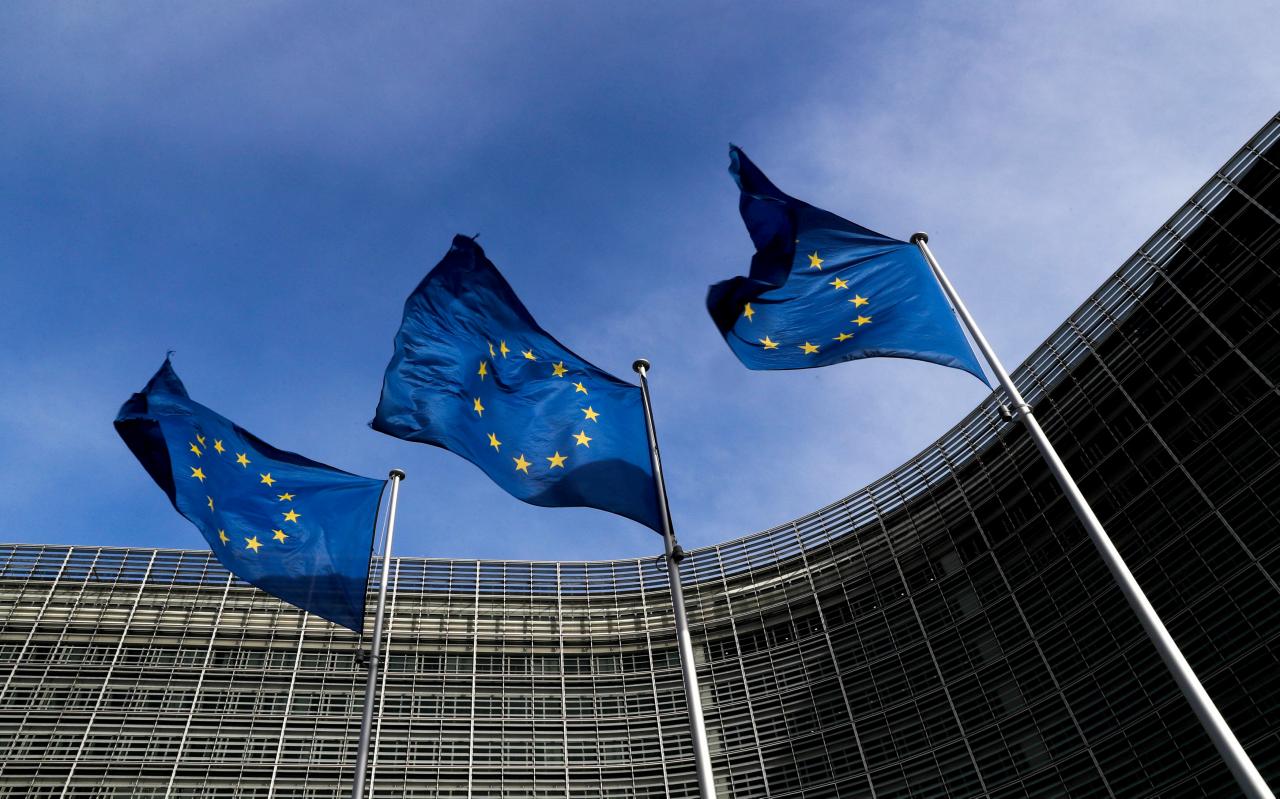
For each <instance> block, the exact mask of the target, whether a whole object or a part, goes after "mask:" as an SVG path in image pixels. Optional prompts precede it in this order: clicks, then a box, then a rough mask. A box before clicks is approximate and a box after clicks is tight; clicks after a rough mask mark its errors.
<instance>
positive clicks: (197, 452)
mask: <svg viewBox="0 0 1280 799" xmlns="http://www.w3.org/2000/svg"><path fill="white" fill-rule="evenodd" d="M191 451H192V452H194V453H195V454H196V457H197V458H199V457H200V456H201V454H202V453H201V452H200V448H199V447H197V446H196V445H195V444H192V445H191Z"/></svg>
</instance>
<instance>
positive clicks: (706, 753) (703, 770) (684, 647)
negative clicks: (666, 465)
mask: <svg viewBox="0 0 1280 799" xmlns="http://www.w3.org/2000/svg"><path fill="white" fill-rule="evenodd" d="M631 368H632V369H634V370H636V374H638V375H640V396H641V398H643V400H644V425H645V429H646V430H647V432H648V433H649V461H650V463H652V464H653V483H654V486H655V487H656V488H657V491H658V505H659V506H660V508H661V511H662V543H663V545H664V546H665V548H666V558H667V578H668V579H669V580H670V581H671V609H672V611H673V612H674V613H675V616H676V643H677V645H678V646H679V649H680V671H681V673H682V674H683V675H684V693H685V698H686V700H687V701H688V703H689V732H690V733H691V734H692V736H693V759H694V762H695V763H696V765H697V768H698V795H699V796H700V797H701V799H716V786H715V780H714V779H713V775H712V773H711V751H710V749H709V748H708V747H707V724H706V721H705V720H704V719H703V717H702V695H701V694H700V693H698V670H697V667H696V665H695V664H694V662H693V639H691V638H690V637H689V617H688V616H687V615H686V614H685V609H684V588H683V587H682V586H681V585H680V561H682V560H684V550H683V549H681V547H680V545H679V544H677V543H676V534H675V531H674V530H673V529H672V527H671V508H670V506H668V505H667V484H666V482H665V481H664V480H663V479H662V458H661V456H659V454H658V434H657V432H656V431H655V430H654V427H653V408H652V407H650V405H649V377H648V375H649V362H648V361H646V360H645V359H644V358H641V359H639V360H637V361H636V362H635V363H633V364H631Z"/></svg>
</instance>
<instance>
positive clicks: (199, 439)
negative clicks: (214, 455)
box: [196, 433, 204, 447]
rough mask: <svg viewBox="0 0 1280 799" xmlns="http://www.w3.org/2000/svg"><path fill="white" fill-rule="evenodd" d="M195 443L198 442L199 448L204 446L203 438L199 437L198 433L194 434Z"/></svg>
mask: <svg viewBox="0 0 1280 799" xmlns="http://www.w3.org/2000/svg"><path fill="white" fill-rule="evenodd" d="M196 441H199V442H200V446H202V447H203V446H204V436H202V435H200V434H199V433H197V434H196Z"/></svg>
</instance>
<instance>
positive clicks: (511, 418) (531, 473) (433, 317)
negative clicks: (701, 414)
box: [371, 236, 661, 531]
mask: <svg viewBox="0 0 1280 799" xmlns="http://www.w3.org/2000/svg"><path fill="white" fill-rule="evenodd" d="M371 424H372V427H373V428H374V429H375V430H379V431H381V432H383V433H386V434H388V435H391V436H395V437H397V438H403V439H405V440H408V441H418V442H421V443H424V444H433V445H435V446H437V447H443V448H444V449H447V450H449V451H450V452H453V453H456V454H458V455H461V456H462V457H464V458H466V459H467V460H469V461H471V462H472V463H474V464H475V465H477V466H479V467H480V468H481V469H482V470H483V471H484V473H485V474H487V475H489V477H490V478H491V479H492V480H493V481H494V482H495V483H497V484H498V485H499V486H501V487H502V488H504V489H505V490H506V491H507V492H508V493H510V494H511V495H512V496H514V497H516V498H517V499H521V500H524V501H525V502H528V503H531V504H533V505H542V506H547V507H564V506H585V507H590V508H598V509H600V510H604V511H609V512H610V513H616V514H618V515H620V516H625V517H627V518H629V519H634V520H635V521H637V522H639V523H640V524H643V525H645V526H647V527H649V528H651V529H653V530H655V531H660V530H661V521H660V520H661V517H660V515H659V511H658V502H657V492H656V490H655V488H654V481H653V470H652V467H651V466H650V463H649V448H648V438H647V433H646V429H645V422H644V408H643V405H642V404H641V396H640V389H639V388H638V387H636V386H634V385H632V384H630V383H626V382H624V381H622V380H619V379H618V378H616V377H614V376H613V375H611V374H609V373H607V372H605V371H603V370H601V369H598V368H596V367H595V366H593V365H592V364H590V363H588V362H587V361H585V360H583V359H582V358H580V357H578V356H577V355H575V354H574V353H573V352H571V351H570V350H569V349H568V348H566V347H565V346H564V345H563V344H561V343H560V342H559V341H556V339H554V338H553V337H552V336H551V335H549V334H548V333H547V332H546V331H544V330H543V329H542V328H541V327H539V326H538V323H537V322H535V321H534V320H533V317H532V316H531V315H530V314H529V312H528V310H526V309H525V307H524V305H523V304H522V303H521V302H520V300H519V298H517V297H516V294H515V292H514V291H513V290H512V289H511V286H510V285H508V284H507V281H506V280H505V279H504V278H503V277H502V275H501V274H500V273H499V272H498V269H497V267H495V266H494V265H493V263H492V262H490V261H489V259H488V258H487V257H485V254H484V250H482V249H481V248H480V245H479V244H477V243H476V242H475V240H474V239H471V238H468V237H466V236H456V237H455V238H454V240H453V246H452V247H451V248H450V249H449V252H448V253H447V254H446V255H445V257H444V259H443V260H441V261H440V263H439V264H438V265H436V267H435V268H434V269H432V270H431V272H430V273H429V274H427V276H426V277H425V278H424V279H423V281H422V282H421V283H420V284H419V285H418V287H417V289H415V290H414V292H413V293H412V294H410V295H409V298H408V300H406V301H405V306H404V319H403V321H402V322H401V325H400V330H399V332H398V333H397V334H396V338H395V352H394V354H393V355H392V357H391V363H390V364H389V365H388V366H387V371H386V376H385V378H384V381H383V385H382V397H381V399H380V400H379V402H378V409H377V412H376V413H375V415H374V419H373V422H372V423H371Z"/></svg>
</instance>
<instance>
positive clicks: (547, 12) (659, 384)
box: [0, 3, 1280, 559]
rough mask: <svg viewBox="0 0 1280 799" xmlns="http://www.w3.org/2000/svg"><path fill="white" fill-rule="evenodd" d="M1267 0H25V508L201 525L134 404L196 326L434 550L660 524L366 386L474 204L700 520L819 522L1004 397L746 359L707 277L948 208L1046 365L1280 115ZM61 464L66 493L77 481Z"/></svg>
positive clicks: (998, 333)
mask: <svg viewBox="0 0 1280 799" xmlns="http://www.w3.org/2000/svg"><path fill="white" fill-rule="evenodd" d="M1265 15H1266V11H1265V9H1263V8H1260V7H1255V6H1252V5H1248V4H1232V3H1227V4H1214V5H1213V6H1211V7H1210V6H1200V5H1194V4H1190V3H1178V4H1163V3H1161V4H1155V3H1153V4H1141V5H1133V4H1122V5H1119V6H1117V5H1114V4H1092V5H1090V4H1084V5H1081V4H1070V5H1067V4H1049V5H1043V4H1042V5H1034V6H1032V5H1025V4H1022V5H1018V4H1008V5H1000V6H990V5H988V4H979V3H969V4H959V5H957V4H952V3H925V4H922V5H914V6H894V7H893V8H881V7H878V6H872V5H870V4H866V5H864V6H862V7H859V6H856V5H855V6H849V5H843V6H832V5H827V4H799V5H794V4H793V5H788V6H786V7H778V6H774V5H770V4H754V5H753V4H746V5H743V4H732V5H729V4H726V5H722V6H714V7H711V8H708V7H697V8H693V7H685V6H682V5H679V4H669V5H661V4H660V5H659V6H656V7H650V6H646V7H644V8H639V7H637V8H622V7H618V6H568V5H555V4H553V5H551V6H545V5H543V6H513V5H510V4H483V3H480V4H469V5H466V6H449V7H441V6H435V7H432V8H431V9H430V10H429V11H428V10H427V9H425V8H424V7H422V6H420V5H417V4H405V5H392V6H381V7H379V8H378V9H377V10H376V12H371V11H369V10H368V9H363V8H355V7H351V8H346V7H342V6H325V7H322V8H321V9H320V10H317V7H315V6H313V5H310V4H296V3H269V4H262V3H252V4H250V3H230V4H227V3H219V4H209V5H204V6H200V5H192V4H184V5H181V6H165V5H141V4H117V5H115V6H102V5H101V4H58V5H54V6H50V5H47V4H30V5H22V4H14V3H11V4H6V5H5V6H4V7H3V8H0V103H3V104H4V106H5V108H6V114H5V116H6V124H5V125H4V126H3V128H2V129H0V291H2V292H3V296H4V298H5V303H6V312H5V314H4V315H3V316H0V336H3V340H4V341H5V345H4V348H3V349H2V350H0V373H2V374H3V375H4V385H3V388H0V405H2V406H3V407H0V442H2V443H0V470H3V477H4V479H5V481H6V485H7V487H6V488H5V489H4V490H3V491H0V508H2V509H3V518H0V538H8V539H15V540H18V539H26V540H36V539H38V540H47V541H68V540H76V541H94V540H102V541H111V542H115V543H135V544H155V545H174V544H178V545H190V546H198V545H199V541H198V539H197V538H196V537H195V535H194V533H192V532H190V531H189V530H187V529H186V528H184V527H183V524H184V523H183V522H182V520H181V519H179V518H178V517H177V516H176V514H173V513H172V512H171V511H169V510H168V509H167V507H166V505H165V500H164V497H163V496H162V495H161V494H160V492H158V491H156V490H155V489H154V488H152V487H151V486H150V485H149V481H148V480H147V478H146V476H145V474H144V473H143V472H142V470H141V469H140V468H138V467H137V466H136V465H135V464H133V463H132V462H131V461H130V456H129V455H128V453H127V451H125V450H124V448H123V446H122V445H119V444H118V443H117V442H116V440H115V435H114V433H113V432H112V431H111V428H110V425H109V421H110V418H111V417H112V416H113V415H114V412H115V409H116V407H117V406H118V404H119V403H120V402H121V401H122V400H123V399H124V398H125V397H126V396H127V395H128V392H130V391H133V390H136V389H137V388H139V387H140V386H141V385H142V383H143V382H144V381H145V380H146V378H147V376H148V375H149V374H150V372H151V370H153V369H154V368H155V366H156V365H157V364H158V363H159V360H160V358H162V357H163V353H164V351H165V350H166V349H169V348H176V349H178V350H179V359H178V361H177V364H178V368H179V371H180V372H181V373H182V374H183V375H184V377H185V378H186V379H187V380H188V383H189V386H190V388H191V390H192V392H193V395H194V396H196V397H197V399H200V400H201V401H203V402H206V403H207V404H209V405H210V406H212V407H214V408H216V409H218V410H220V411H221V412H223V413H225V414H227V415H228V416H231V417H232V418H234V419H236V420H237V421H238V422H239V423H241V424H243V425H244V426H245V427H247V428H249V429H251V430H253V431H255V432H256V433H258V434H260V435H262V436H263V437H265V438H267V439H268V440H270V441H273V442H274V443H276V444H278V445H280V446H284V447H287V448H290V449H296V450H298V451H300V452H304V453H306V454H308V455H310V456H312V457H317V458H320V459H322V460H326V461H328V462H331V463H334V464H335V465H337V466H340V467H343V468H348V469H352V470H355V471H361V472H363V473H366V474H371V475H378V474H382V473H385V471H386V469H387V468H389V467H390V466H403V467H405V468H406V469H408V471H409V473H410V479H409V482H408V483H406V486H405V491H404V493H403V495H402V497H403V500H402V502H403V504H402V514H403V515H402V525H401V528H400V529H401V530H403V531H404V532H403V533H402V534H401V535H400V536H399V540H401V541H402V542H403V544H402V547H403V551H406V552H412V553H417V554H438V555H455V556H475V557H531V558H587V559H594V558H604V557H612V556H621V555H640V554H653V553H656V552H657V551H658V543H657V541H656V539H655V538H654V537H653V536H652V535H651V534H650V533H648V532H646V531H645V530H643V529H641V528H639V527H638V526H636V525H634V524H632V523H630V522H627V521H625V520H621V519H614V518H611V517H608V516H607V515H605V514H601V513H598V512H592V511H579V510H564V511H549V510H546V509H541V508H533V507H529V506H524V505H522V504H520V503H518V502H516V501H514V500H511V499H510V498H509V497H507V496H506V495H505V494H504V493H502V492H501V491H500V490H499V489H497V488H496V487H494V486H492V485H491V484H489V483H488V481H487V480H485V478H484V477H483V475H482V474H481V473H480V472H479V471H478V470H477V469H475V468H474V467H473V466H471V465H470V464H467V463H465V462H463V461H461V459H458V458H456V457H453V456H451V455H449V454H448V453H444V452H442V451H438V450H434V449H431V448H427V447H421V446H416V445H410V444H406V443H404V442H399V441H394V440H392V439H389V438H387V437H385V436H379V435H377V434H374V433H372V432H370V431H368V430H367V429H366V428H365V427H364V422H365V421H366V420H367V419H368V418H369V415H370V414H371V412H372V409H373V405H374V402H375V401H376V397H377V390H378V383H379V380H380V377H381V372H382V367H383V365H384V364H385V362H386V358H387V356H388V355H389V353H390V338H391V335H392V334H393V332H394V330H395V327H396V324H397V321H398V317H399V312H400V305H401V302H402V301H403V298H404V295H405V294H406V293H407V292H408V291H409V290H410V289H411V288H412V287H413V285H414V284H415V283H416V281H417V280H418V279H419V278H420V277H421V275H422V274H423V272H425V270H426V269H427V268H429V267H430V265H431V264H433V263H434V262H435V260H436V259H437V258H438V257H439V256H440V255H441V254H442V253H443V251H444V249H445V248H446V247H447V243H448V241H449V236H450V235H452V234H453V233H455V232H466V233H475V232H477V231H479V232H481V233H482V239H481V241H482V242H483V243H484V244H485V247H486V250H487V251H488V252H489V254H490V256H491V257H492V258H493V259H494V261H495V262H496V263H497V264H498V265H499V267H500V268H502V269H503V270H504V272H505V273H506V274H507V276H508V278H509V279H510V281H511V282H512V284H513V285H514V286H515V287H516V289H517V290H518V291H519V292H520V293H521V296H522V297H523V298H524V299H525V301H526V303H527V304H528V305H529V307H530V308H531V309H532V310H533V312H534V313H535V315H536V316H537V317H538V319H539V320H540V322H541V323H542V324H543V325H544V326H545V327H547V328H548V329H549V330H551V331H552V332H553V333H554V334H555V335H556V336H557V337H559V338H561V339H562V340H563V341H565V342H566V343H567V344H568V345H569V346H570V347H572V348H573V349H575V350H577V351H578V352H580V353H581V354H582V355H584V356H585V357H588V358H590V359H592V360H595V361H596V362H598V363H600V364H601V365H602V366H605V367H607V368H609V369H611V370H613V371H614V372H616V373H618V374H619V375H620V376H628V377H629V376H630V371H629V366H630V363H631V361H632V360H633V359H634V358H635V357H638V356H642V355H643V356H646V357H649V358H650V359H651V360H652V361H653V363H654V372H653V387H654V399H655V404H656V411H657V414H658V421H659V423H660V435H661V437H662V442H663V453H664V456H665V459H666V463H665V465H666V470H667V472H668V480H669V482H670V488H671V492H672V499H673V504H674V510H675V513H676V523H677V527H678V529H679V530H680V532H681V536H682V538H683V539H684V543H685V544H686V545H698V544H707V543H711V542H714V541H717V540H723V539H725V538H729V537H733V536H737V535H742V534H746V533H749V532H752V531H754V530H756V529H760V528H764V527H768V526H772V525H775V524H778V523H782V522H785V521H787V520H788V519H790V518H792V517H794V516H797V515H800V514H802V513H804V512H806V511H808V510H811V509H814V508H815V507H818V506H820V505H823V504H826V503H828V502H830V501H832V500H835V499H837V498H839V497H840V496H842V495H844V494H846V493H848V492H850V491H852V490H855V489H856V488H858V487H860V486H862V485H864V484H865V483H867V482H869V481H871V480H873V479H875V478H876V477H878V476H880V475H881V474H883V473H884V472H885V471H886V470H888V469H891V468H893V467H894V466H896V465H897V464H899V463H901V462H903V461H904V460H906V459H907V458H910V457H911V456H913V455H914V454H915V453H916V452H918V451H919V450H920V449H921V448H922V447H924V446H926V445H927V444H928V443H929V442H930V441H932V440H933V439H934V438H936V437H937V436H938V435H940V434H941V433H942V432H943V431H945V429H946V428H947V427H948V426H949V425H950V424H952V423H954V422H955V421H956V420H958V419H959V418H961V416H963V415H964V413H966V412H967V411H968V410H969V409H970V408H972V407H973V406H974V405H975V404H976V403H977V402H978V400H979V399H980V398H981V397H982V396H983V393H984V391H983V389H982V387H981V386H980V385H978V384H977V383H976V382H975V381H973V380H972V378H970V377H967V376H965V375H963V374H962V373H959V372H955V371H953V370H943V369H939V368H937V367H931V366H928V365H925V364H919V363H908V362H901V361H876V362H872V361H867V362H861V363H857V364H850V365H845V366H842V367H838V368H832V369H825V370H816V371H809V372H794V373H767V374H762V373H752V372H748V371H746V370H744V369H742V368H741V367H740V366H739V365H738V364H737V363H736V361H734V360H733V358H732V356H731V355H730V354H729V353H728V351H727V349H726V348H725V347H724V346H723V344H722V343H721V342H720V340H719V338H718V335H717V334H716V332H715V330H714V327H713V326H712V325H711V323H710V321H709V320H707V318H706V315H705V312H704V311H703V306H702V302H703V296H704V292H705V288H706V286H707V284H709V283H711V282H714V281H716V280H720V279H724V278H726V277H729V276H731V275H733V274H738V273H742V272H744V271H745V270H746V268H747V261H748V258H749V255H750V246H749V242H748V240H747V237H746V235H745V233H744V231H743V230H742V228H741V223H740V222H739V221H738V219H737V215H736V193H735V190H734V188H733V185H732V182H731V181H730V179H729V178H728V176H727V175H726V174H725V160H726V156H725V146H726V144H727V142H728V141H730V140H732V141H735V142H737V143H739V144H741V145H743V146H744V147H745V148H746V149H747V150H748V151H749V152H750V153H751V154H752V156H753V157H755V158H756V160H757V161H758V162H759V163H760V164H761V165H762V167H763V168H764V169H765V170H766V171H768V172H769V173H770V175H771V176H772V177H773V178H774V179H775V180H776V181H777V182H778V183H779V185H781V186H782V187H783V188H784V189H785V190H787V191H789V192H791V193H793V194H795V195H796V196H799V197H801V198H804V199H806V200H809V201H811V202H813V203H815V204H818V205H822V206H825V207H828V208H830V209H831V210H832V211H835V212H837V213H841V214H843V215H846V216H849V217H850V218H853V219H856V220H858V221H859V222H861V223H863V224H867V225H869V226H871V227H874V228H877V229H879V230H882V231H883V232H885V233H888V234H891V235H895V236H902V237H905V236H907V235H909V234H910V233H911V232H912V231H913V230H914V229H916V228H926V229H928V230H929V232H930V233H931V235H932V236H933V244H934V245H935V250H936V251H937V252H938V254H939V256H940V258H941V259H942V261H943V264H944V266H945V267H947V269H948V271H949V272H950V273H951V274H952V277H953V279H954V280H955V282H956V283H957V284H958V285H959V287H960V289H961V290H962V291H964V292H965V295H966V299H967V301H968V302H969V304H970V305H971V306H972V308H973V310H974V311H975V313H976V314H977V315H978V316H979V319H980V320H981V321H982V323H983V325H984V328H985V330H986V332H987V334H988V335H989V337H991V338H992V339H993V341H995V343H996V345H997V346H998V348H999V349H1000V350H1001V352H1002V354H1003V355H1004V357H1005V359H1006V361H1008V362H1009V365H1011V366H1012V365H1014V364H1015V363H1016V362H1017V361H1019V360H1020V359H1021V358H1022V357H1024V356H1025V355H1026V354H1027V353H1028V352H1029V351H1030V350H1031V349H1032V348H1033V347H1034V346H1035V345H1036V344H1037V343H1039V341H1040V340H1041V339H1043V338H1044V336H1046V335H1047V334H1048V333H1049V332H1050V331H1051V330H1052V329H1053V328H1054V327H1055V326H1056V325H1057V323H1058V322H1059V321H1061V320H1062V318H1064V317H1065V316H1066V314H1067V313H1068V312H1069V311H1070V310H1071V309H1072V308H1074V307H1075V306H1076V305H1077V304H1078V303H1079V302H1080V301H1081V300H1082V299H1083V298H1084V297H1085V295H1086V294H1088V292H1090V291H1091V290H1092V289H1093V288H1094V287H1096V286H1097V285H1098V284H1099V283H1100V282H1101V281H1102V279H1103V278H1104V277H1105V276H1106V275H1107V274H1108V273H1109V272H1110V271H1111V270H1112V269H1114V268H1115V266H1117V265H1118V264H1119V263H1120V261H1121V260H1123V258H1125V257H1126V256H1127V255H1128V254H1129V253H1130V252H1132V250H1133V249H1134V248H1135V247H1136V246H1137V245H1138V244H1139V243H1141V241H1142V240H1143V239H1144V238H1145V237H1146V236H1147V235H1148V234H1149V233H1150V232H1151V231H1152V230H1153V229H1154V228H1155V227H1156V226H1157V225H1158V224H1159V223H1160V222H1161V221H1163V219H1164V218H1165V217H1166V216H1167V215H1168V214H1169V213H1170V212H1172V211H1173V210H1174V208H1176V206H1177V205H1178V204H1179V203H1180V202H1181V201H1182V200H1184V199H1185V198H1186V197H1187V196H1188V195H1189V194H1190V193H1191V192H1192V191H1193V190H1194V189H1195V188H1196V187H1197V186H1198V185H1199V184H1200V182H1201V181H1203V180H1204V179H1205V178H1206V177H1207V176H1208V175H1209V173H1210V172H1211V171H1212V170H1213V169H1214V168H1215V167H1216V166H1217V165H1218V164H1220V163H1221V162H1222V161H1223V160H1224V159H1225V158H1226V157H1227V156H1228V155H1229V154H1230V153H1231V152H1232V151H1233V150H1234V149H1235V148H1236V147H1238V146H1239V144H1240V143H1241V142H1243V141H1244V140H1245V138H1246V137H1247V136H1249V135H1250V134H1251V133H1252V132H1253V130H1255V129H1256V128H1257V127H1258V126H1259V125H1260V124H1262V122H1263V121H1265V119H1266V118H1267V117H1268V116H1269V115H1270V114H1271V113H1272V112H1273V111H1274V110H1275V107H1276V105H1277V103H1276V92H1275V90H1274V88H1273V87H1274V80H1273V78H1274V76H1275V74H1276V73H1277V67H1280V57H1278V56H1277V55H1276V53H1275V48H1274V46H1273V42H1272V41H1271V38H1272V37H1271V36H1270V35H1269V31H1270V28H1271V26H1270V19H1269V18H1264V16H1265ZM51 486H56V488H55V489H53V490H56V492H57V494H56V496H57V500H58V501H57V503H56V511H57V512H56V513H51V512H50V508H51V503H50V498H51V496H52V495H51V493H50V491H51Z"/></svg>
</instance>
